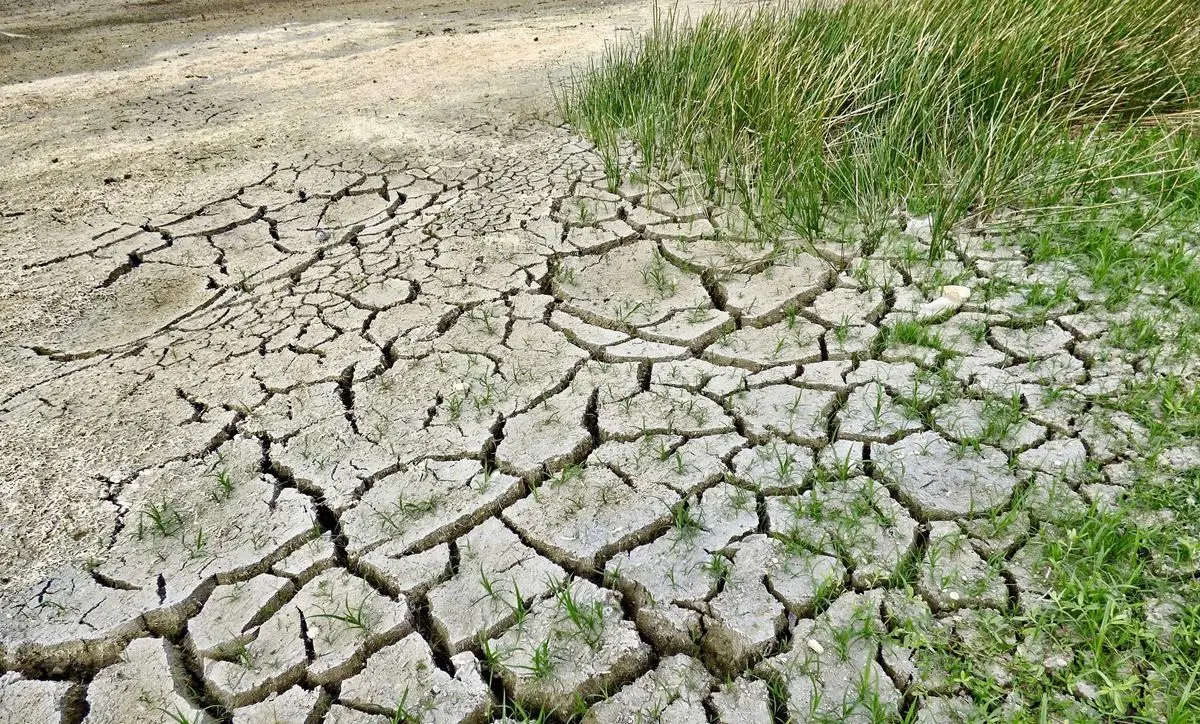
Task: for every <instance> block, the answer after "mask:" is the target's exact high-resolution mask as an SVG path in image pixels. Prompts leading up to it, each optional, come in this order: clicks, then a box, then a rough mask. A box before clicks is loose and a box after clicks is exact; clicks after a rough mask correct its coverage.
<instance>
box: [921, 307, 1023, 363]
mask: <svg viewBox="0 0 1200 724" xmlns="http://www.w3.org/2000/svg"><path fill="white" fill-rule="evenodd" d="M993 321H997V320H995V319H994V318H992V317H989V316H988V315H986V314H976V313H972V312H960V313H958V314H956V315H954V316H953V317H951V318H950V319H947V320H946V321H944V322H941V323H940V324H932V325H930V326H929V331H930V333H931V334H935V335H937V337H938V339H939V340H941V343H942V347H944V348H945V349H948V350H950V351H952V352H955V353H957V354H960V355H964V356H967V357H970V356H974V355H980V356H989V357H992V356H994V357H997V358H1004V355H1003V353H1001V352H999V351H997V350H995V349H993V348H992V347H990V346H988V344H987V332H988V329H989V325H990V324H991V323H992V322H993Z"/></svg>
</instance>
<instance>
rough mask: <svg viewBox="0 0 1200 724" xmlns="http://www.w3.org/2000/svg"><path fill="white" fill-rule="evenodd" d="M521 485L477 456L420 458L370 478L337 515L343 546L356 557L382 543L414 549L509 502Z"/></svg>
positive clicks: (437, 540)
mask: <svg viewBox="0 0 1200 724" xmlns="http://www.w3.org/2000/svg"><path fill="white" fill-rule="evenodd" d="M522 487H523V486H522V483H521V481H520V480H518V479H517V478H514V477H512V476H509V475H504V474H502V473H492V472H489V471H486V470H484V469H483V465H482V464H481V463H480V462H479V461H478V460H455V461H449V462H442V461H426V462H425V463H423V464H421V465H417V466H413V467H412V468H409V469H408V470H404V471H402V472H398V473H395V474H392V475H389V476H387V477H386V478H383V479H382V480H380V481H378V482H376V483H375V485H374V486H373V487H372V488H371V489H370V490H368V491H367V493H366V494H365V495H363V497H362V500H361V501H360V502H359V503H358V505H357V506H355V507H354V508H351V509H350V510H348V511H346V512H345V513H344V514H343V515H342V531H343V532H344V533H345V534H346V537H347V539H348V544H347V546H346V549H347V551H348V552H349V553H350V555H352V556H356V555H361V554H363V553H365V552H367V551H369V550H370V549H372V548H374V547H376V546H378V545H379V544H381V543H384V542H386V541H402V544H403V545H404V546H405V547H414V546H428V545H431V544H436V543H441V542H444V541H447V540H450V539H451V538H453V537H454V536H455V535H457V534H458V533H459V532H461V531H462V530H465V529H467V528H470V527H472V526H474V525H477V524H478V523H479V522H481V521H483V520H484V519H485V518H487V517H489V516H490V515H492V514H493V513H494V512H495V511H497V510H498V509H500V508H501V507H502V506H504V505H506V504H508V503H510V502H511V501H513V500H515V499H516V498H517V496H519V495H520V493H521V490H522Z"/></svg>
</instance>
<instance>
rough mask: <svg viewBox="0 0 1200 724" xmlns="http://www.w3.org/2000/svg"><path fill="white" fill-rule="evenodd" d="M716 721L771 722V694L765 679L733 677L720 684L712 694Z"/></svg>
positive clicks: (740, 723) (767, 723) (749, 723)
mask: <svg viewBox="0 0 1200 724" xmlns="http://www.w3.org/2000/svg"><path fill="white" fill-rule="evenodd" d="M712 706H713V710H714V711H715V712H716V714H717V721H720V722H725V723H726V724H734V722H737V724H772V722H774V721H775V717H774V715H773V714H772V712H773V707H772V705H771V694H770V692H769V691H768V690H767V683H766V682H765V681H758V680H755V679H744V678H739V679H734V680H733V681H731V682H726V683H724V684H721V686H719V687H718V688H717V690H716V691H715V692H713V695H712Z"/></svg>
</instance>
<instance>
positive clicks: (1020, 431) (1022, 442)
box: [933, 397, 1046, 452]
mask: <svg viewBox="0 0 1200 724" xmlns="http://www.w3.org/2000/svg"><path fill="white" fill-rule="evenodd" d="M933 424H934V427H936V428H937V430H938V432H941V433H942V434H943V435H946V436H947V437H949V438H950V439H952V440H955V441H956V442H970V441H975V440H978V441H981V442H985V443H988V444H989V445H995V446H996V447H998V448H1000V449H1001V450H1004V451H1005V452H1018V451H1021V450H1026V449H1028V448H1031V447H1033V446H1035V445H1038V444H1040V443H1041V442H1043V441H1044V440H1045V439H1046V428H1044V427H1042V426H1041V425H1039V424H1037V423H1035V422H1032V421H1030V420H1028V419H1027V418H1026V417H1025V414H1024V412H1023V411H1022V410H1021V406H1020V398H1019V397H1018V398H1015V399H1014V400H1004V399H997V398H989V399H986V400H971V399H961V400H955V401H954V402H948V403H946V404H944V405H941V406H939V407H937V408H936V409H935V410H934V411H933Z"/></svg>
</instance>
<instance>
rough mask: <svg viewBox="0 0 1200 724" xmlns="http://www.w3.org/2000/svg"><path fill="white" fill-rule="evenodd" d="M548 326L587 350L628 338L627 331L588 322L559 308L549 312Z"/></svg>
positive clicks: (593, 350)
mask: <svg viewBox="0 0 1200 724" xmlns="http://www.w3.org/2000/svg"><path fill="white" fill-rule="evenodd" d="M550 326H551V328H553V329H556V330H559V331H561V332H562V333H563V335H564V336H566V338H567V339H568V340H570V341H571V343H572V344H574V345H576V346H579V347H582V348H584V349H586V350H588V351H589V352H595V351H597V350H599V349H600V348H601V347H607V346H608V345H611V344H619V343H621V342H624V341H626V340H628V339H629V334H628V333H627V332H620V331H617V330H613V329H608V328H607V327H598V326H596V325H594V324H588V323H587V322H585V321H583V320H582V319H579V318H577V317H573V316H571V315H570V314H567V313H565V312H563V311H562V310H561V309H555V310H554V311H553V312H552V313H551V315H550Z"/></svg>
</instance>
